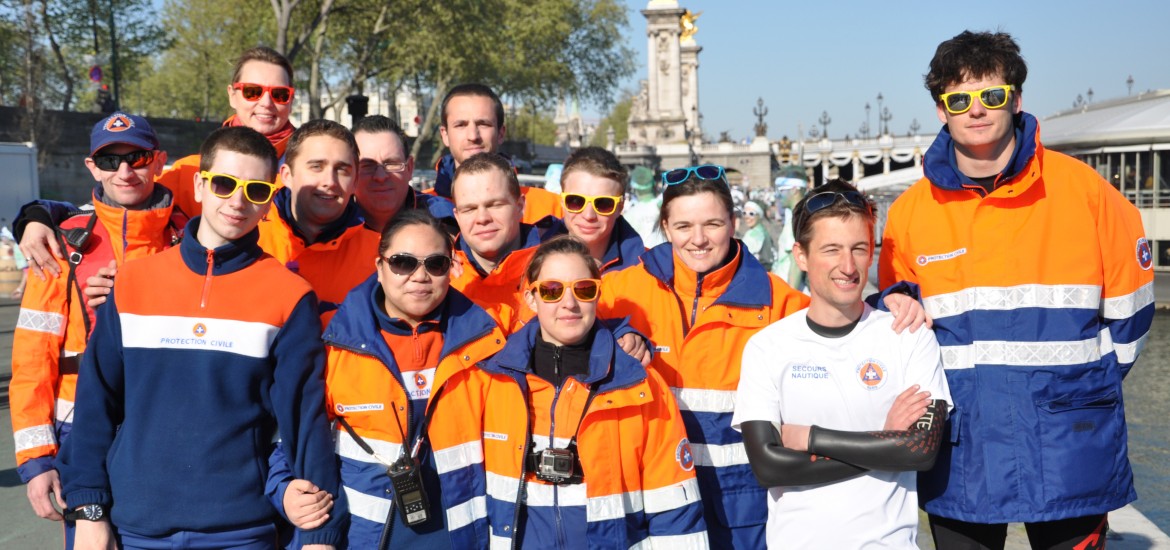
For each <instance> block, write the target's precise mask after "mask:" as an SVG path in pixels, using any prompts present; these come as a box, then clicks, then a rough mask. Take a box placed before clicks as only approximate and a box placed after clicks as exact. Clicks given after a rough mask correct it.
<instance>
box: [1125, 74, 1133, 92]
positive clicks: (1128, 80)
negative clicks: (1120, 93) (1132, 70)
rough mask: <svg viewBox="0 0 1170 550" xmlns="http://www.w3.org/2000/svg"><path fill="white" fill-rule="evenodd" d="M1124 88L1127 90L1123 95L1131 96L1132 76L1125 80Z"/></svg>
mask: <svg viewBox="0 0 1170 550" xmlns="http://www.w3.org/2000/svg"><path fill="white" fill-rule="evenodd" d="M1125 87H1126V89H1128V90H1129V91H1128V92H1126V93H1125V95H1133V75H1129V78H1127V79H1125Z"/></svg>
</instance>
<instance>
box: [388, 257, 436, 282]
mask: <svg viewBox="0 0 1170 550" xmlns="http://www.w3.org/2000/svg"><path fill="white" fill-rule="evenodd" d="M381 261H382V262H384V263H385V264H386V266H387V267H389V268H390V272H391V273H393V274H395V275H413V274H414V272H415V271H417V270H418V266H420V265H421V266H423V267H424V268H426V270H427V273H430V274H431V276H432V277H442V276H444V275H446V274H447V272H449V271H451V257H450V256H447V255H444V254H432V255H430V256H427V257H425V258H419V257H418V256H415V255H413V254H406V253H399V254H391V255H390V257H389V258H382V259H381Z"/></svg>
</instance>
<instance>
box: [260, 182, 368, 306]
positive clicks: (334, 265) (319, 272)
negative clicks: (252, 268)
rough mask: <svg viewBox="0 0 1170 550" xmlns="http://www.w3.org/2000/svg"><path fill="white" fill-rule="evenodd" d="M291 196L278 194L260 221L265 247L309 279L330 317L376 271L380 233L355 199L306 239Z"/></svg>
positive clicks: (262, 243)
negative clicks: (364, 222) (312, 239)
mask: <svg viewBox="0 0 1170 550" xmlns="http://www.w3.org/2000/svg"><path fill="white" fill-rule="evenodd" d="M291 198H292V193H291V192H290V191H289V189H288V188H281V189H280V190H279V191H277V192H276V196H275V197H273V199H272V209H271V210H269V212H268V215H267V216H266V217H265V218H264V219H263V220H261V222H260V247H261V248H263V249H264V251H265V252H267V253H268V254H270V255H272V257H274V258H276V260H277V261H279V262H280V263H282V264H284V265H285V267H287V268H288V269H289V270H290V271H292V272H293V273H296V274H297V275H300V276H301V277H303V278H304V279H305V280H306V281H309V284H310V285H312V286H313V292H316V293H317V297H318V298H319V299H320V301H321V302H320V306H319V307H320V312H321V316H322V319H324V320H326V321H327V320H328V319H329V317H330V316H332V314H333V311H335V310H336V309H337V305H338V304H340V303H341V301H342V300H344V299H345V295H346V294H347V293H349V291H350V290H352V289H353V287H355V286H357V285H359V284H361V283H362V281H365V280H366V278H367V277H369V276H370V274H371V273H373V272H374V268H375V264H374V262H375V260H377V259H378V240H379V239H380V236H379V235H378V234H377V233H375V232H373V231H370V230H369V229H367V228H366V227H365V226H364V225H362V221H361V218H359V217H358V215H357V205H356V204H354V203H352V202H351V203H350V204H349V206H348V207H347V208H346V209H345V213H344V214H342V216H341V217H340V218H338V219H337V220H336V221H334V222H333V223H332V224H330V225H329V227H326V228H325V229H324V230H323V231H322V232H321V234H320V235H319V236H318V237H317V240H316V242H312V243H308V242H305V239H304V237H302V236H301V234H300V232H299V231H297V229H296V224H295V223H294V222H293V216H292V205H291Z"/></svg>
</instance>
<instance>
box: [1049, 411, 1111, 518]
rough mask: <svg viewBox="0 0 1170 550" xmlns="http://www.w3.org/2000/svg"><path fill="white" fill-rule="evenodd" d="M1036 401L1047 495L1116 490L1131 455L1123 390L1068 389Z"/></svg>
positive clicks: (1075, 495) (1084, 494) (1076, 495)
mask: <svg viewBox="0 0 1170 550" xmlns="http://www.w3.org/2000/svg"><path fill="white" fill-rule="evenodd" d="M1036 406H1037V408H1038V409H1039V411H1038V414H1037V427H1038V429H1039V432H1040V452H1041V461H1042V463H1041V471H1042V472H1043V478H1044V495H1045V499H1046V500H1048V501H1054V500H1069V499H1079V498H1086V497H1104V496H1105V495H1107V494H1111V493H1113V492H1114V491H1115V490H1117V489H1116V485H1117V480H1116V477H1117V474H1118V473H1119V472H1120V471H1121V469H1122V465H1123V464H1124V462H1125V461H1126V460H1127V459H1126V457H1125V452H1124V446H1123V442H1124V435H1125V417H1124V413H1123V409H1122V406H1121V399H1120V395H1119V394H1118V392H1117V391H1108V392H1102V393H1097V394H1094V395H1085V396H1071V395H1063V396H1059V397H1057V398H1055V399H1047V400H1043V401H1038V402H1037V403H1036Z"/></svg>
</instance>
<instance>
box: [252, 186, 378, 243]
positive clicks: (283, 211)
mask: <svg viewBox="0 0 1170 550" xmlns="http://www.w3.org/2000/svg"><path fill="white" fill-rule="evenodd" d="M272 206H273V207H274V208H273V209H274V210H276V214H277V215H278V216H280V219H281V220H283V221H284V224H285V225H287V226H288V228H289V231H291V232H292V234H293V235H295V236H296V238H298V239H300V240H301V242H303V243H304V244H305V247H309V246H312V245H314V244H317V243H324V242H329V241H332V240H334V239H336V238H338V237H340V236H341V235H343V234H344V233H345V232H346V230H348V229H349V228H351V227H355V226H359V225H362V218H361V216H359V215H358V206H357V202H356V201H354V200H353V199H350V201H349V204H347V205H346V206H345V212H343V213H342V214H341V217H340V218H337V219H336V220H333V221H332V222H330V223H329V225H326V226H325V227H324V228H322V229H321V234H320V235H317V240H316V241H313V242H309V241H308V239H306V238H305V236H304V235H303V234H301V230H300V229H299V228H297V223H296V220H295V219H294V218H293V213H292V190H291V189H289V188H288V187H281V188H280V189H278V190H277V191H276V196H274V197H273V198H272Z"/></svg>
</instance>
